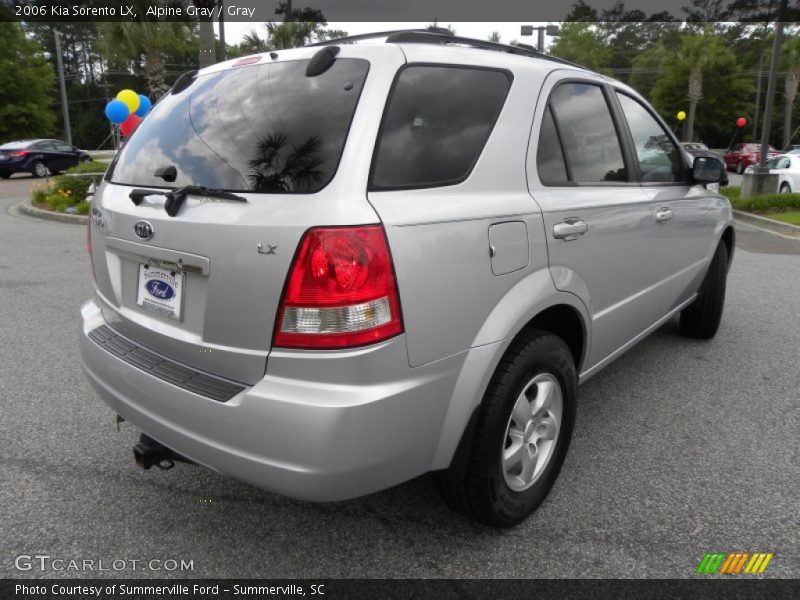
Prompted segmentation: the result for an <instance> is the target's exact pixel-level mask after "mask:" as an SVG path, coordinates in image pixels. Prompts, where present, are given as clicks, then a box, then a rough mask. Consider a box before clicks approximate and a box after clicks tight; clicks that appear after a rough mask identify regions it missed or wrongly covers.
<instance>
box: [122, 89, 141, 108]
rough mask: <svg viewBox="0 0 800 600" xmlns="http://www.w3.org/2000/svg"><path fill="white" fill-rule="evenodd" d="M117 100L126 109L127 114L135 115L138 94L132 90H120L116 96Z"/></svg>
mask: <svg viewBox="0 0 800 600" xmlns="http://www.w3.org/2000/svg"><path fill="white" fill-rule="evenodd" d="M117 100H121V101H122V102H124V103H125V106H127V107H128V112H132V113H135V112H136V111H137V110H138V108H139V94H137V93H136V92H134V91H133V90H122V91H121V92H120V93H119V94H117Z"/></svg>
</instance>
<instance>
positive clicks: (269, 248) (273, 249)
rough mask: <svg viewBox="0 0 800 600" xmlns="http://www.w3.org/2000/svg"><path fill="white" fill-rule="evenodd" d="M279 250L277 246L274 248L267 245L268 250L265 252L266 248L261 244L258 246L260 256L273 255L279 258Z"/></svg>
mask: <svg viewBox="0 0 800 600" xmlns="http://www.w3.org/2000/svg"><path fill="white" fill-rule="evenodd" d="M277 250H278V247H277V246H273V245H272V244H267V249H266V250H264V247H263V246H262V245H261V244H259V245H258V253H259V254H272V255H273V256H277V254H278V252H277Z"/></svg>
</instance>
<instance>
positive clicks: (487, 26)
mask: <svg viewBox="0 0 800 600" xmlns="http://www.w3.org/2000/svg"><path fill="white" fill-rule="evenodd" d="M430 24H431V23H430V22H426V23H423V22H416V23H398V22H394V21H393V22H390V23H374V22H347V23H345V22H336V23H328V28H329V29H341V30H344V31H346V32H347V33H348V34H350V35H358V34H360V33H371V32H373V31H388V30H391V29H424V28H425V27H427V26H428V25H430ZM438 25H439V26H440V27H447V26H448V25H450V26H451V27H452V28H453V29H455V31H456V34H457V35H460V36H464V37H471V38H477V39H482V40H485V39H487V38H488V37H489V36H490V35H491V34H492V32H493V31H497V32H498V33H499V34H500V41H501V42H502V43H504V44H508V43H509V42H511V41H512V40H517V41H518V42H521V43H523V44H531V45H533V46H535V45H536V42H537V37H536V32H534V34H533V35H532V36H522V35H520V25H534V26H536V25H547V23H535V22H528V23H509V22H502V23H494V22H487V23H476V22H462V23H458V22H453V23H447V22H444V21H442V22H440V23H438ZM251 29H255V30H256V31H257V32H258V33H259V34H260V35H261V37H265V34H264V24H263V23H246V22H234V21H230V22H226V23H225V42H226V43H227V44H238V43H239V42H240V41H241V40H242V38H243V37H244V35H245V33H247V32H248V31H250V30H251ZM216 30H217V31H218V29H216ZM553 41H554V38H551V37H547V38H545V44H546V45H549V44H551V43H553Z"/></svg>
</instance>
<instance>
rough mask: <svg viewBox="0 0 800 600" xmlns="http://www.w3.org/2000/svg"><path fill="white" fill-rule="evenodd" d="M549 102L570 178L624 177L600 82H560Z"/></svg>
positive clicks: (587, 180) (585, 180) (593, 180)
mask: <svg viewBox="0 0 800 600" xmlns="http://www.w3.org/2000/svg"><path fill="white" fill-rule="evenodd" d="M549 106H550V110H551V111H552V113H553V116H554V119H555V125H556V127H557V130H558V134H559V137H560V139H561V145H562V147H563V148H564V152H565V153H566V160H567V169H568V171H569V173H570V175H571V179H572V181H574V182H576V183H599V182H606V181H628V173H627V171H626V169H625V161H624V160H623V158H622V147H621V145H620V142H619V137H618V136H617V130H616V128H615V127H614V121H613V120H612V118H611V112H610V110H609V108H608V104H607V103H606V99H605V95H604V94H603V90H602V89H601V88H600V86H598V85H593V84H588V83H562V84H561V85H559V86H558V87H557V88H556V89H555V90H554V91H553V93H552V94H551V95H550V101H549ZM543 183H544V182H543Z"/></svg>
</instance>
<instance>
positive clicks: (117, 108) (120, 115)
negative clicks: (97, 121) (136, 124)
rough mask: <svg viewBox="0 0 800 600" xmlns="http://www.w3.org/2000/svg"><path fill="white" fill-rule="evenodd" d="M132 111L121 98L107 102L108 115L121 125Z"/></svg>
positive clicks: (112, 120)
mask: <svg viewBox="0 0 800 600" xmlns="http://www.w3.org/2000/svg"><path fill="white" fill-rule="evenodd" d="M129 114H130V111H129V110H128V107H127V106H126V105H125V103H124V102H121V101H120V100H112V101H111V102H109V103H108V104H106V117H107V118H108V120H109V121H111V122H112V123H116V124H117V125H119V124H120V123H122V122H123V121H124V120H125V119H127V118H128V115H129Z"/></svg>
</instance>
